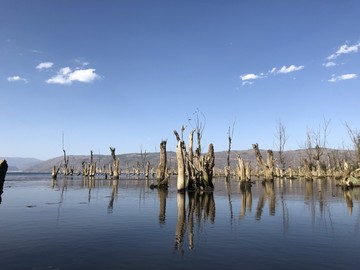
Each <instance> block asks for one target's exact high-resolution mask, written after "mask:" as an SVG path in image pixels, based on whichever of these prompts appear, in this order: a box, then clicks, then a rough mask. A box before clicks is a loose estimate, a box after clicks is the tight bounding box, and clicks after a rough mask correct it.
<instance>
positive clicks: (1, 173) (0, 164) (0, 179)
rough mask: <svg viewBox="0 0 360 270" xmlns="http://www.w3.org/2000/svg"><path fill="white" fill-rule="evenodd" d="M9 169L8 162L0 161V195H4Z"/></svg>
mask: <svg viewBox="0 0 360 270" xmlns="http://www.w3.org/2000/svg"><path fill="white" fill-rule="evenodd" d="M7 169H8V164H7V162H6V160H0V195H1V194H2V193H3V188H4V182H5V176H6V172H7Z"/></svg>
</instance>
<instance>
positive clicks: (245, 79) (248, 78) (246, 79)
mask: <svg viewBox="0 0 360 270" xmlns="http://www.w3.org/2000/svg"><path fill="white" fill-rule="evenodd" d="M303 68H304V66H302V65H301V66H295V65H290V66H288V67H286V66H282V67H281V68H276V67H273V68H272V69H271V70H269V71H268V72H266V73H263V72H262V73H260V74H254V73H248V74H243V75H240V79H241V81H242V85H246V84H253V83H254V80H256V79H263V78H267V77H268V76H269V75H277V74H287V73H291V72H295V71H298V70H301V69H303Z"/></svg>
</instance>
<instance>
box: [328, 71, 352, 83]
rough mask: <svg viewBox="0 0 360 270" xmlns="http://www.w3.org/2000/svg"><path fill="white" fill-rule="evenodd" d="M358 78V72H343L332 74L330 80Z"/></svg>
mask: <svg viewBox="0 0 360 270" xmlns="http://www.w3.org/2000/svg"><path fill="white" fill-rule="evenodd" d="M356 78H357V74H354V73H351V74H343V75H340V76H335V75H332V77H331V79H330V80H329V82H339V81H344V80H351V79H356Z"/></svg>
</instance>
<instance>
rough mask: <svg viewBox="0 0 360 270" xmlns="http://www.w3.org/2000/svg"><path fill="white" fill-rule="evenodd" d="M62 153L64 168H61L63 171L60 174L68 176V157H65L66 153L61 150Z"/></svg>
mask: <svg viewBox="0 0 360 270" xmlns="http://www.w3.org/2000/svg"><path fill="white" fill-rule="evenodd" d="M63 152H64V166H63V171H62V173H63V174H64V175H68V174H69V169H68V163H69V157H66V151H65V149H63Z"/></svg>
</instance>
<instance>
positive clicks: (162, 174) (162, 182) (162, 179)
mask: <svg viewBox="0 0 360 270" xmlns="http://www.w3.org/2000/svg"><path fill="white" fill-rule="evenodd" d="M166 161H167V158H166V141H161V143H160V161H159V165H158V167H157V171H156V178H157V182H158V185H159V186H167V179H166Z"/></svg>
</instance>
